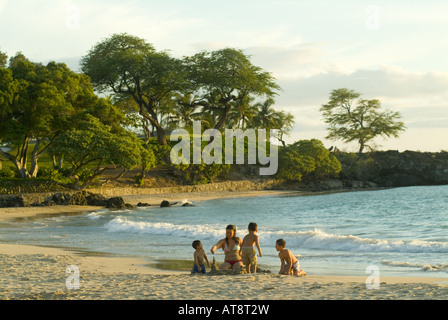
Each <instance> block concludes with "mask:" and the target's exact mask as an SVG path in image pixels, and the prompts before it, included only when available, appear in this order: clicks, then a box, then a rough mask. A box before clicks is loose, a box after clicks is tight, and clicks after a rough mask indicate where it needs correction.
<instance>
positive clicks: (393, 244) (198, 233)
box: [105, 216, 448, 253]
mask: <svg viewBox="0 0 448 320" xmlns="http://www.w3.org/2000/svg"><path fill="white" fill-rule="evenodd" d="M105 228H106V229H107V230H108V231H109V232H125V233H126V232H129V233H144V234H155V235H165V236H176V237H189V238H200V239H210V240H211V239H219V238H222V237H223V236H224V232H223V228H222V225H221V224H219V225H207V224H206V225H188V224H173V223H166V222H165V223H162V222H159V223H155V222H144V221H132V220H129V219H128V218H126V217H124V216H119V217H116V218H114V219H113V220H111V221H110V222H108V223H107V224H106V225H105ZM239 236H240V237H242V236H243V234H239ZM259 236H260V244H261V245H262V246H273V245H274V244H275V241H276V240H277V239H279V238H283V239H285V240H286V243H287V246H288V247H292V248H299V249H310V250H332V251H340V252H341V251H346V252H347V251H348V252H403V253H419V252H423V253H448V242H434V241H423V240H406V241H405V240H396V241H391V240H381V239H369V238H361V237H358V236H354V235H337V234H331V233H326V232H325V231H323V230H320V229H314V230H308V231H269V230H259Z"/></svg>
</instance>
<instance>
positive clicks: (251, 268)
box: [241, 222, 263, 273]
mask: <svg viewBox="0 0 448 320" xmlns="http://www.w3.org/2000/svg"><path fill="white" fill-rule="evenodd" d="M247 229H248V231H249V234H248V235H246V236H245V237H244V239H243V244H242V246H241V258H242V259H243V264H244V265H245V266H246V272H247V273H251V272H252V273H256V272H257V253H256V252H255V247H254V245H256V246H257V249H258V254H259V255H260V257H262V256H263V254H262V253H261V249H260V243H259V238H258V235H257V234H256V232H257V231H258V226H257V224H256V223H255V222H251V223H249V226H248V227H247Z"/></svg>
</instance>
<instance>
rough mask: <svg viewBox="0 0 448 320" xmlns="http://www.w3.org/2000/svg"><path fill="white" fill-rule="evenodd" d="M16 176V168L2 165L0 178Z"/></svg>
mask: <svg viewBox="0 0 448 320" xmlns="http://www.w3.org/2000/svg"><path fill="white" fill-rule="evenodd" d="M17 176H18V172H17V170H14V169H13V168H11V167H6V166H5V167H3V169H2V170H0V179H11V178H16V177H17Z"/></svg>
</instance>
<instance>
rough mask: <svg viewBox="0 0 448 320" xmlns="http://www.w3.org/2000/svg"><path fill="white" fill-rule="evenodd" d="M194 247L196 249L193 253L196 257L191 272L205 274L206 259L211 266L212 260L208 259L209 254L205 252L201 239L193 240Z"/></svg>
mask: <svg viewBox="0 0 448 320" xmlns="http://www.w3.org/2000/svg"><path fill="white" fill-rule="evenodd" d="M192 246H193V248H195V249H196V251H195V252H194V254H193V257H194V266H193V270H192V271H191V273H203V274H205V265H204V260H205V261H207V265H208V266H209V267H210V262H209V261H208V258H207V255H206V254H205V251H204V249H203V247H202V243H201V241H199V240H195V241H193V244H192Z"/></svg>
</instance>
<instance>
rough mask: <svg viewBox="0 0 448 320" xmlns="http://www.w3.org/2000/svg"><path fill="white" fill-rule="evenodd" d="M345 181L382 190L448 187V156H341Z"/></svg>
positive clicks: (395, 153)
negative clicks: (443, 185)
mask: <svg viewBox="0 0 448 320" xmlns="http://www.w3.org/2000/svg"><path fill="white" fill-rule="evenodd" d="M338 159H339V161H340V162H341V165H342V168H343V169H342V172H341V174H340V178H341V180H349V181H350V180H351V181H364V182H365V183H373V184H376V185H377V186H379V187H404V186H418V185H442V184H448V152H439V153H431V152H414V151H405V152H398V151H377V152H371V153H368V154H364V155H361V156H359V157H358V156H354V155H353V154H351V156H349V155H348V154H341V155H338Z"/></svg>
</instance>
